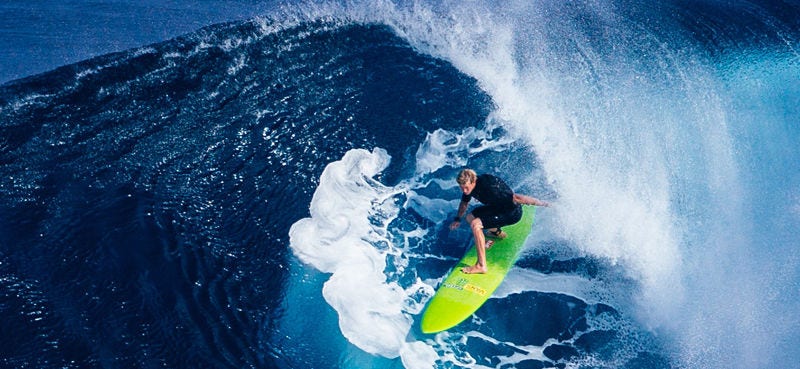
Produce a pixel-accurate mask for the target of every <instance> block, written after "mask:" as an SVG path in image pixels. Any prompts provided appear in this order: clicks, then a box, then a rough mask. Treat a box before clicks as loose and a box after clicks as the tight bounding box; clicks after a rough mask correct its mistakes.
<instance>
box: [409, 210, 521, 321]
mask: <svg viewBox="0 0 800 369" xmlns="http://www.w3.org/2000/svg"><path fill="white" fill-rule="evenodd" d="M534 213H535V207H533V206H523V213H522V219H521V220H520V221H519V222H517V223H516V224H513V225H510V226H504V227H503V231H505V232H506V233H507V234H508V236H507V237H506V238H504V239H502V240H495V242H494V245H492V247H491V248H490V249H489V250H486V265H487V267H488V271H487V272H486V273H485V274H466V273H464V272H462V271H461V268H463V267H465V266H470V265H474V264H475V262H476V261H477V259H478V252H477V250H476V249H475V245H474V240H472V239H470V242H471V243H472V246H471V247H470V248H469V250H468V251H467V253H466V254H465V255H464V257H463V258H461V260H460V261H459V262H458V264H457V265H456V266H455V267H454V268H453V269H452V270H451V271H450V273H449V274H448V275H447V277H445V278H444V281H442V284H440V285H439V287H438V289H437V290H436V293H434V295H433V297H431V299H430V301H428V305H427V306H426V307H425V311H424V312H423V313H422V321H421V323H420V329H421V330H422V333H425V334H428V333H436V332H441V331H444V330H447V329H450V328H453V327H455V326H456V325H458V324H459V323H461V322H463V321H464V320H466V319H467V318H469V317H470V316H471V315H472V314H473V313H475V312H476V311H477V310H478V309H479V308H480V307H481V305H483V303H485V302H486V300H488V299H489V297H491V296H492V293H494V291H495V290H496V289H497V287H498V286H500V283H502V282H503V279H505V277H506V274H508V271H509V270H511V267H513V266H514V263H515V262H516V261H517V258H518V257H519V253H520V251H521V250H522V247H523V246H524V245H525V239H527V238H528V234H530V232H531V226H533V215H534Z"/></svg>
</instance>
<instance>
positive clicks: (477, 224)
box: [461, 213, 486, 274]
mask: <svg viewBox="0 0 800 369" xmlns="http://www.w3.org/2000/svg"><path fill="white" fill-rule="evenodd" d="M467 223H469V226H470V228H472V236H473V237H474V238H475V250H477V251H478V261H477V262H476V263H475V265H473V266H470V267H465V268H461V271H462V272H464V273H467V274H473V273H486V238H485V237H484V236H483V222H481V218H475V217H474V216H473V215H472V213H470V214H468V215H467Z"/></svg>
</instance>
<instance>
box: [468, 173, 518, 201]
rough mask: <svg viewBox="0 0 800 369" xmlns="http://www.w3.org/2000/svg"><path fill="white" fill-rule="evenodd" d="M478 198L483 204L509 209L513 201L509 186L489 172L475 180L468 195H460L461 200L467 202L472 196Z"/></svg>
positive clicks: (512, 192) (512, 193)
mask: <svg viewBox="0 0 800 369" xmlns="http://www.w3.org/2000/svg"><path fill="white" fill-rule="evenodd" d="M473 197H474V198H476V199H478V201H480V202H481V203H483V204H484V205H489V206H497V207H500V208H506V209H511V208H514V207H515V206H516V204H515V203H514V191H512V190H511V187H508V185H507V184H506V183H505V182H503V180H502V179H500V178H497V177H495V176H493V175H491V174H481V175H479V176H478V179H477V180H475V188H474V189H473V190H472V192H471V193H470V194H469V195H463V194H462V195H461V201H464V202H469V201H470V200H471V199H472V198H473Z"/></svg>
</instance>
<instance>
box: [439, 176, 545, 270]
mask: <svg viewBox="0 0 800 369" xmlns="http://www.w3.org/2000/svg"><path fill="white" fill-rule="evenodd" d="M456 182H458V187H460V188H461V192H462V193H463V194H462V195H461V203H460V204H459V205H458V214H457V215H456V217H455V219H454V220H453V223H451V224H450V230H455V229H457V228H458V227H459V226H460V225H461V219H462V218H463V217H464V214H465V213H466V212H467V207H468V206H469V201H470V200H471V199H472V198H473V197H474V198H476V199H477V200H478V201H480V202H481V203H482V204H483V205H482V206H479V207H477V208H475V209H474V210H472V212H470V213H469V214H467V218H466V219H467V223H469V226H470V228H472V235H473V236H474V237H475V249H476V250H477V251H478V261H477V262H476V263H475V265H473V266H470V267H466V268H462V269H461V271H462V272H464V273H467V274H472V273H486V270H487V269H486V250H487V249H488V248H490V247H492V243H494V240H491V239H490V240H488V241H487V240H486V237H485V236H484V234H483V232H484V230H485V231H486V232H487V234H488V235H489V237H492V238H496V239H502V238H505V237H506V236H507V235H506V233H505V232H503V230H502V229H501V228H500V227H502V226H505V225H511V224H514V223H516V222H519V220H520V219H521V218H522V205H536V206H550V204H549V203H548V202H546V201H542V200H539V199H537V198H534V197H531V196H526V195H521V194H517V193H514V191H513V190H511V187H509V186H508V185H507V184H506V183H505V182H503V180H502V179H500V178H497V177H495V176H493V175H491V174H481V175H478V174H477V173H475V171H474V170H472V169H464V170H462V171H461V172H460V173H458V177H457V178H456Z"/></svg>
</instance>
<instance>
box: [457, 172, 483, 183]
mask: <svg viewBox="0 0 800 369" xmlns="http://www.w3.org/2000/svg"><path fill="white" fill-rule="evenodd" d="M476 180H478V174H477V173H475V171H474V170H472V169H464V170H462V171H461V172H460V173H458V177H457V178H456V182H458V184H460V185H463V184H467V183H475V181H476Z"/></svg>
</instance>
